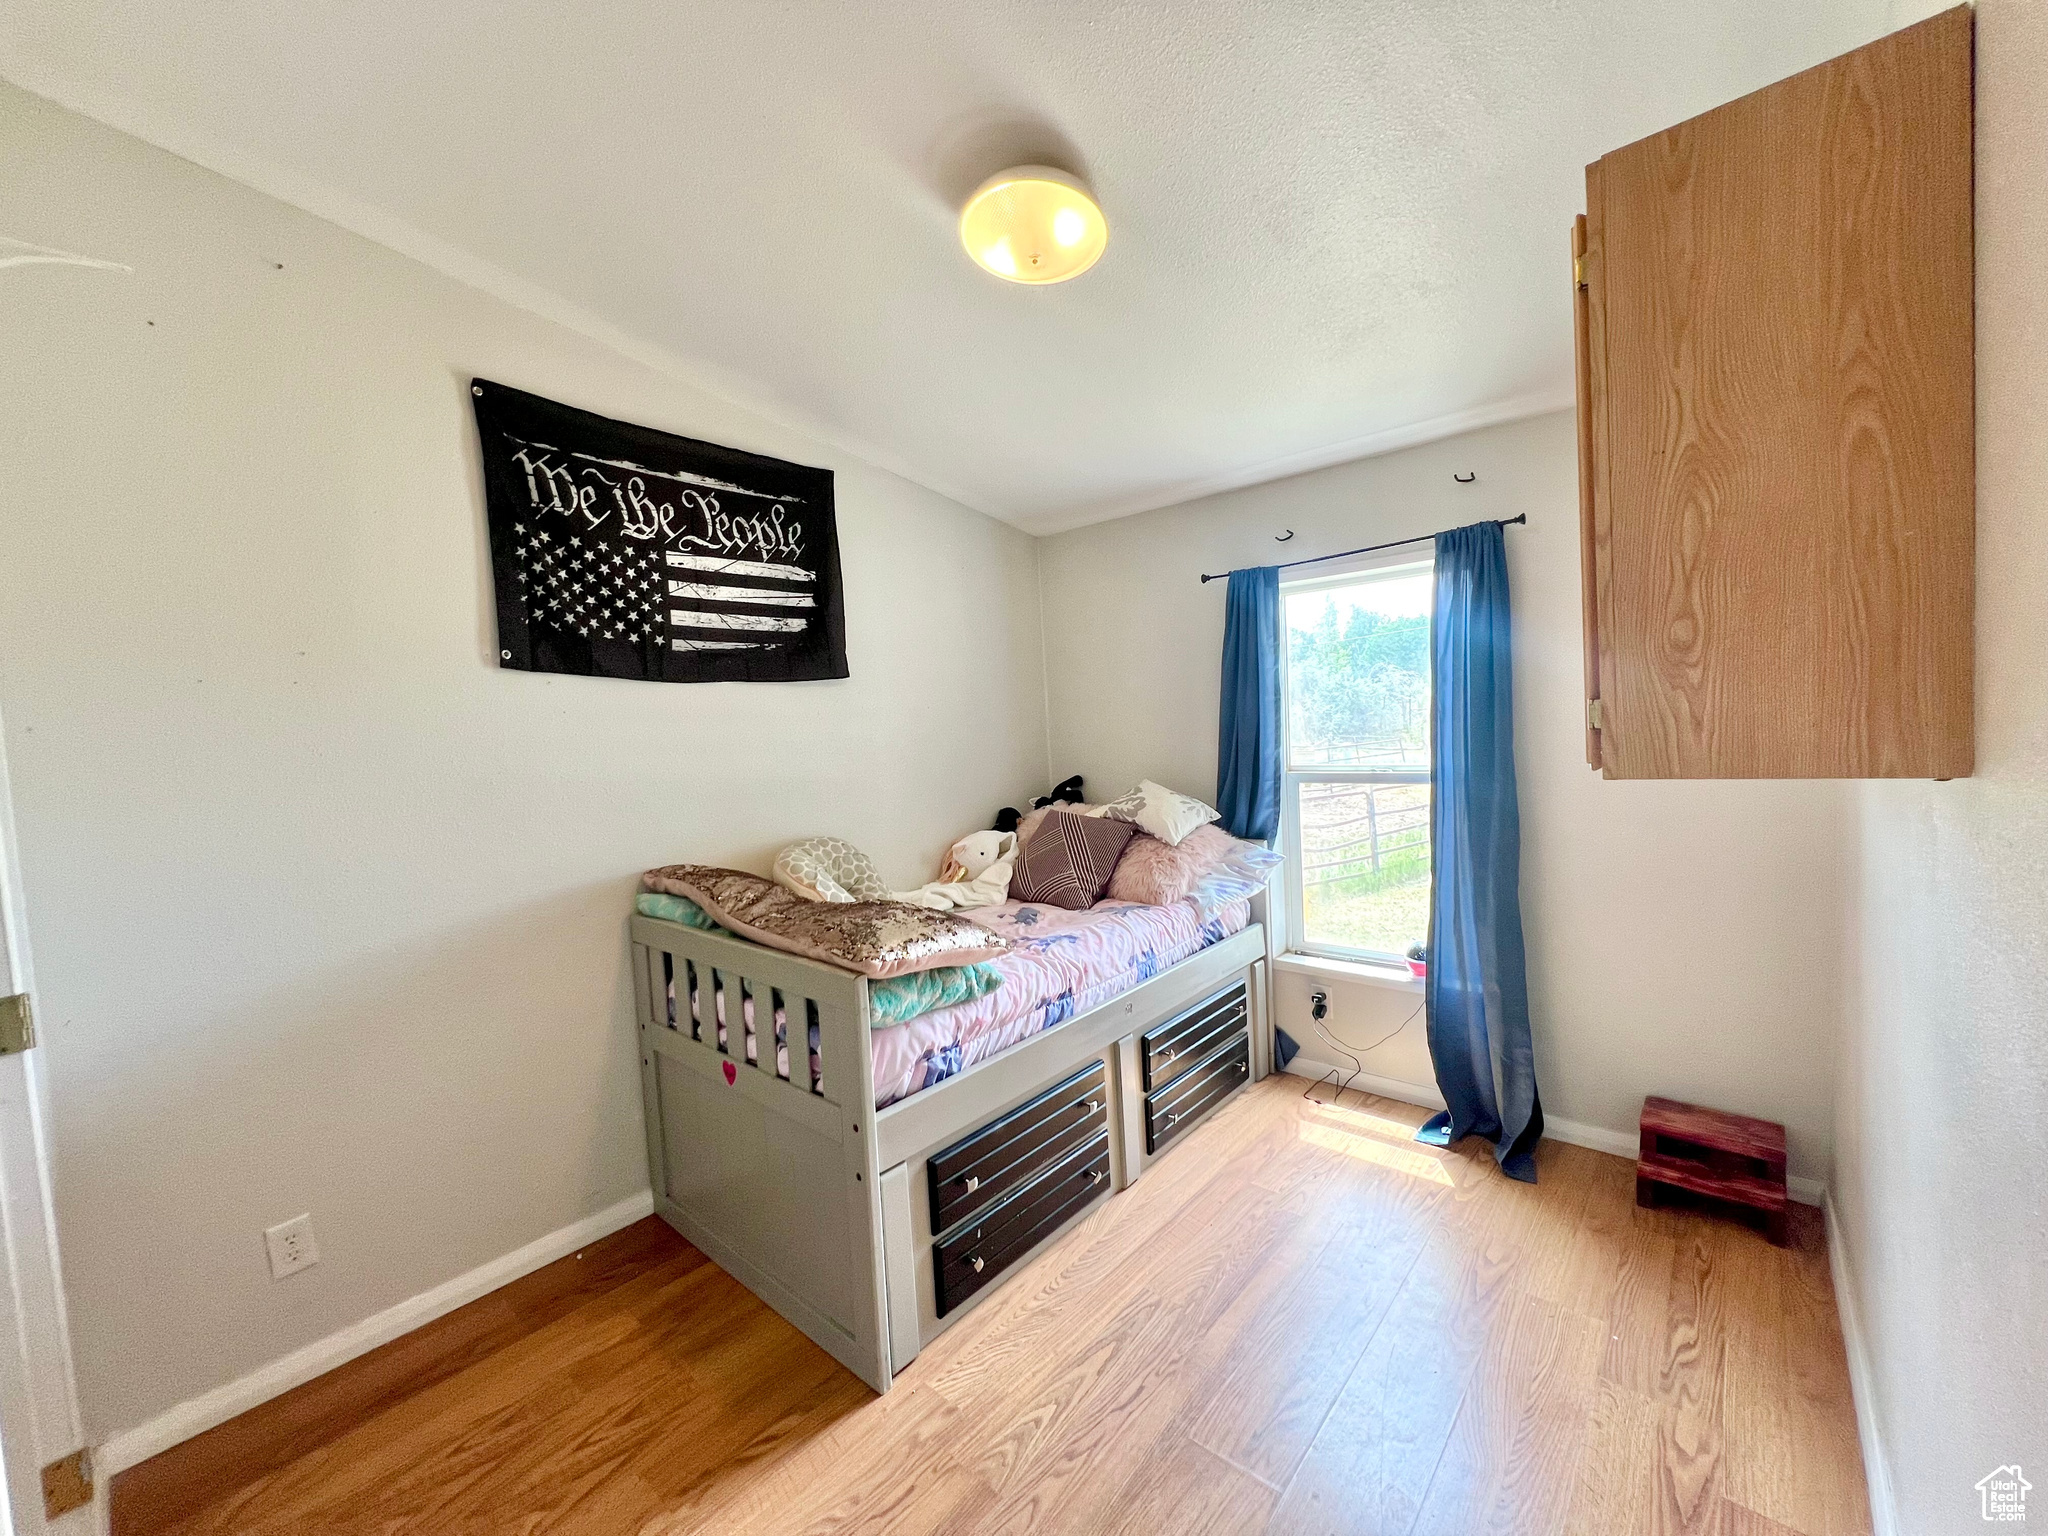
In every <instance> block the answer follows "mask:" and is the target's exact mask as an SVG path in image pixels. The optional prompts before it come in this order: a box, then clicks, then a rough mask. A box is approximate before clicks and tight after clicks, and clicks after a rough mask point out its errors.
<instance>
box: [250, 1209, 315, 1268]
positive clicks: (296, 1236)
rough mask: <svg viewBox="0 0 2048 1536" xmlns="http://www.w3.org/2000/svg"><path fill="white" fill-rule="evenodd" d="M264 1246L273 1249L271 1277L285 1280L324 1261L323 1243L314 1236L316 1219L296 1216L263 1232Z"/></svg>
mask: <svg viewBox="0 0 2048 1536" xmlns="http://www.w3.org/2000/svg"><path fill="white" fill-rule="evenodd" d="M263 1246H264V1247H265V1248H267V1249H269V1250H270V1278H271V1279H273V1280H282V1279H283V1278H284V1277H285V1276H286V1275H295V1274H297V1273H298V1272H299V1271H300V1270H302V1269H310V1268H312V1267H313V1266H314V1265H315V1264H318V1263H319V1262H320V1244H319V1243H318V1242H317V1241H315V1240H314V1237H313V1218H312V1217H311V1216H294V1217H293V1218H292V1219H291V1220H290V1221H281V1222H279V1223H278V1224H277V1225H276V1226H274V1227H266V1228H265V1229H264V1231H263Z"/></svg>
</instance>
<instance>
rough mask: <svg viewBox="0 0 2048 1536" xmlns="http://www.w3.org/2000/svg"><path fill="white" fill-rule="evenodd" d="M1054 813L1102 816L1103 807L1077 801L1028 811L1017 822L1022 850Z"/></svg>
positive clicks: (1018, 837)
mask: <svg viewBox="0 0 2048 1536" xmlns="http://www.w3.org/2000/svg"><path fill="white" fill-rule="evenodd" d="M1054 811H1065V812H1066V813H1067V814H1068V815H1070V816H1100V815H1101V814H1102V807H1101V806H1099V805H1084V804H1083V803H1081V802H1080V801H1078V800H1077V801H1075V802H1074V803H1073V804H1071V805H1066V804H1060V805H1041V806H1040V807H1039V808H1038V809H1037V810H1035V811H1026V812H1025V813H1024V814H1023V816H1022V817H1020V818H1019V819H1018V822H1017V846H1018V847H1019V848H1022V847H1023V846H1024V845H1025V844H1026V843H1028V842H1030V841H1031V834H1032V833H1034V832H1036V831H1037V830H1038V827H1039V823H1040V822H1042V821H1044V820H1045V818H1046V817H1048V816H1050V815H1051V814H1052V813H1053V812H1054ZM1010 894H1011V895H1013V896H1014V895H1015V894H1016V892H1014V891H1012V892H1011V893H1010Z"/></svg>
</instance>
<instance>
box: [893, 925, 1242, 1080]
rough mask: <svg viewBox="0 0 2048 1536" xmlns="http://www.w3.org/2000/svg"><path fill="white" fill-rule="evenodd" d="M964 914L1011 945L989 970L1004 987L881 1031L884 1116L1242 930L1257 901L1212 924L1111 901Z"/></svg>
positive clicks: (994, 961)
mask: <svg viewBox="0 0 2048 1536" xmlns="http://www.w3.org/2000/svg"><path fill="white" fill-rule="evenodd" d="M963 915H965V916H968V917H971V918H973V919H974V920H975V921H976V922H978V923H981V924H983V925H984V926H986V927H989V928H993V929H994V930H995V931H996V932H997V933H1000V934H1001V935H1002V936H1003V937H1004V938H1006V939H1008V940H1009V941H1010V948H1009V950H1008V951H1007V952H1006V953H1005V954H1003V955H1001V956H999V957H997V958H996V959H995V960H993V961H991V962H990V963H991V964H992V965H994V966H995V968H996V969H997V970H998V971H1000V972H1001V973H1002V977H1003V984H1002V985H1001V986H1000V987H998V988H996V990H995V991H993V992H991V993H989V994H988V995H987V996H985V997H977V998H974V999H972V1000H970V1001H968V1002H964V1003H955V1004H953V1005H952V1006H951V1007H949V1008H939V1009H935V1010H934V1011H933V1012H931V1013H927V1014H925V1015H924V1016H923V1017H921V1018H916V1019H912V1020H911V1021H910V1022H909V1023H908V1024H899V1025H896V1026H894V1027H893V1028H889V1029H878V1030H875V1031H874V1033H873V1038H872V1049H873V1052H874V1062H875V1107H876V1108H877V1109H881V1108H884V1107H886V1106H888V1105H890V1104H894V1103H896V1102H897V1101H898V1100H901V1099H907V1098H909V1097H910V1096H911V1095H912V1094H914V1093H921V1092H923V1091H924V1090H925V1089H927V1088H930V1087H932V1086H933V1085H934V1084H937V1083H943V1082H944V1081H945V1080H946V1079H947V1078H949V1077H956V1076H958V1075H959V1074H960V1073H962V1072H965V1071H966V1070H967V1069H968V1068H969V1067H971V1066H973V1065H974V1064H975V1063H976V1062H980V1061H986V1060H987V1059H988V1058H989V1057H991V1056H993V1055H995V1054H996V1053H997V1052H999V1051H1005V1050H1008V1049H1009V1048H1010V1047H1011V1046H1013V1045H1016V1044H1017V1043H1018V1042H1019V1041H1023V1040H1028V1039H1030V1038H1031V1037H1032V1036H1033V1035H1036V1034H1041V1033H1043V1032H1044V1031H1046V1030H1048V1029H1051V1028H1053V1027H1054V1026H1055V1025H1057V1024H1063V1023H1065V1022H1066V1021H1067V1020H1068V1019H1071V1018H1073V1017H1075V1016H1076V1015H1077V1014H1083V1013H1086V1012H1088V1010H1089V1009H1091V1008H1097V1007H1100V1006H1101V1005H1102V1004H1103V1003H1106V1002H1108V1001H1109V1000H1110V999H1111V998H1113V997H1115V996H1117V995H1118V994H1119V993H1123V992H1128V991H1130V990H1131V988H1133V987H1135V986H1137V985H1139V984H1140V983H1142V982H1146V981H1150V980H1151V979H1152V978H1153V977H1154V976H1157V975H1158V974H1159V973H1160V972H1161V971H1163V970H1165V969H1166V968H1167V967H1168V966H1172V965H1178V964H1179V963H1180V962H1181V961H1183V960H1185V959H1187V957H1188V956H1189V955H1192V954H1195V953H1197V952H1199V951H1201V950H1204V949H1207V948H1208V947H1209V946H1210V945H1211V944H1216V943H1220V942H1221V941H1222V940H1224V939H1227V938H1229V937H1230V936H1231V935H1232V934H1234V933H1241V932H1243V931H1244V928H1245V927H1246V925H1247V924H1249V923H1250V921H1251V903H1250V902H1246V901H1237V902H1232V903H1231V904H1230V905H1228V906H1226V907H1222V908H1220V909H1218V910H1217V911H1215V912H1213V913H1210V914H1208V915H1207V916H1204V915H1203V913H1202V912H1201V911H1200V910H1199V909H1198V908H1196V907H1195V905H1194V904H1193V903H1192V902H1176V903H1175V904H1173V905H1172V906H1164V907H1154V906H1141V905H1139V904H1138V903H1136V902H1129V901H1104V902H1098V903H1097V904H1096V905H1095V906H1093V907H1091V908H1089V909H1088V910H1087V911H1085V912H1069V911H1066V910H1064V909H1063V908H1060V907H1048V906H1040V905H1036V904H1033V903H1029V902H1016V901H1006V902H1004V903H1003V904H1002V905H1001V906H996V907H977V908H975V909H974V910H973V911H971V912H968V913H965V914H963Z"/></svg>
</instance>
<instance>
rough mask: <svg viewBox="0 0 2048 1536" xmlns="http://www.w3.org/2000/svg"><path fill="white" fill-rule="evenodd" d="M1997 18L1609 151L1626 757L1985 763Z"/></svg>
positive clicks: (1610, 536) (1595, 493) (1601, 711)
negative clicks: (1991, 26) (1975, 111)
mask: <svg viewBox="0 0 2048 1536" xmlns="http://www.w3.org/2000/svg"><path fill="white" fill-rule="evenodd" d="M1971 14H1972V13H1971V12H1970V11H1969V9H1968V8H1959V9H1957V10H1953V11H1949V12H1946V13H1944V14H1942V15H1939V16H1936V17H1934V18H1933V19H1931V20H1929V21H1926V22H1923V23H1921V24H1920V25H1918V26H1915V27H1910V28H1907V29H1906V30H1905V31H1902V32H1898V33H1894V34H1893V35H1891V36H1890V37H1886V38H1883V39H1881V40H1880V41H1878V42H1876V43H1873V44H1871V45H1870V46H1869V47H1867V48H1862V49H1859V50H1857V51H1856V52H1855V53H1851V54H1847V55H1845V56H1844V57H1842V58H1839V59H1835V60H1832V61H1831V62H1829V63H1826V64H1823V65H1820V66H1819V67H1818V68H1815V69H1810V70H1808V71H1806V72H1805V73H1804V74H1800V75H1795V76H1794V77H1792V78H1791V79H1789V80H1784V81H1780V82H1779V83H1778V84H1776V85H1773V86H1770V87H1768V88H1766V89H1764V90H1761V91H1758V92H1756V93H1755V94H1754V95H1751V96H1746V97H1743V98H1742V99H1741V100H1739V101H1735V102H1731V103H1729V104H1728V105H1727V106H1724V107H1720V108H1717V109H1716V110H1714V111H1712V112H1709V113H1707V114H1705V115H1704V116H1702V117H1696V118H1694V119H1692V120H1691V121H1690V122H1686V123H1681V124H1679V125H1678V126H1677V127H1675V128H1671V129H1667V130H1666V131H1665V132H1663V133H1660V134H1657V135H1655V136H1654V137H1652V138H1648V139H1644V140H1642V141H1641V142H1640V143H1636V144H1631V145H1629V146H1628V147H1627V148H1625V149H1620V150H1617V151H1615V152H1614V153H1613V154H1610V155H1606V156H1604V157H1602V158H1601V159H1600V160H1599V161H1597V162H1595V163H1594V164H1592V165H1590V166H1588V167H1587V168H1586V213H1585V216H1584V217H1583V218H1581V219H1580V220H1579V221H1578V223H1577V226H1576V227H1575V228H1574V230H1573V232H1572V250H1573V267H1574V283H1575V285H1576V290H1577V294H1576V297H1577V304H1576V313H1577V329H1578V349H1577V350H1578V405H1579V454H1580V463H1579V471H1580V513H1581V520H1582V530H1581V533H1582V542H1583V550H1582V553H1583V556H1584V561H1583V569H1584V579H1585V594H1584V602H1585V625H1586V695H1587V733H1586V752H1587V759H1588V761H1589V762H1591V763H1592V765H1593V766H1594V767H1596V768H1599V769H1601V770H1603V771H1604V773H1605V774H1606V776H1607V777H1609V778H1630V779H1639V778H1936V779H1946V778H1953V777H1958V776H1961V775H1966V774H1968V773H1969V772H1970V768H1971V758H1972V733H1971V669H1972V644H1973V607H1974V600H1975V560H1976V555H1975V518H1976V505H1975V502H1976V489H1975V471H1974V454H1975V422H1974V409H1973V407H1974V400H1973V394H1974V390H1973V374H1974V356H1973V354H1974V320H1973V315H1972V293H1973V278H1972V242H1971V206H1972V189H1971V123H1970V112H1971Z"/></svg>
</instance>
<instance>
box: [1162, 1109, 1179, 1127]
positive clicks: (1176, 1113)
mask: <svg viewBox="0 0 2048 1536" xmlns="http://www.w3.org/2000/svg"><path fill="white" fill-rule="evenodd" d="M1178 1119H1180V1111H1179V1110H1177V1109H1176V1110H1175V1111H1174V1112H1173V1113H1172V1114H1170V1115H1168V1116H1167V1117H1166V1120H1165V1122H1164V1123H1165V1124H1167V1125H1172V1124H1173V1123H1174V1122H1175V1121H1176V1120H1178Z"/></svg>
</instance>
